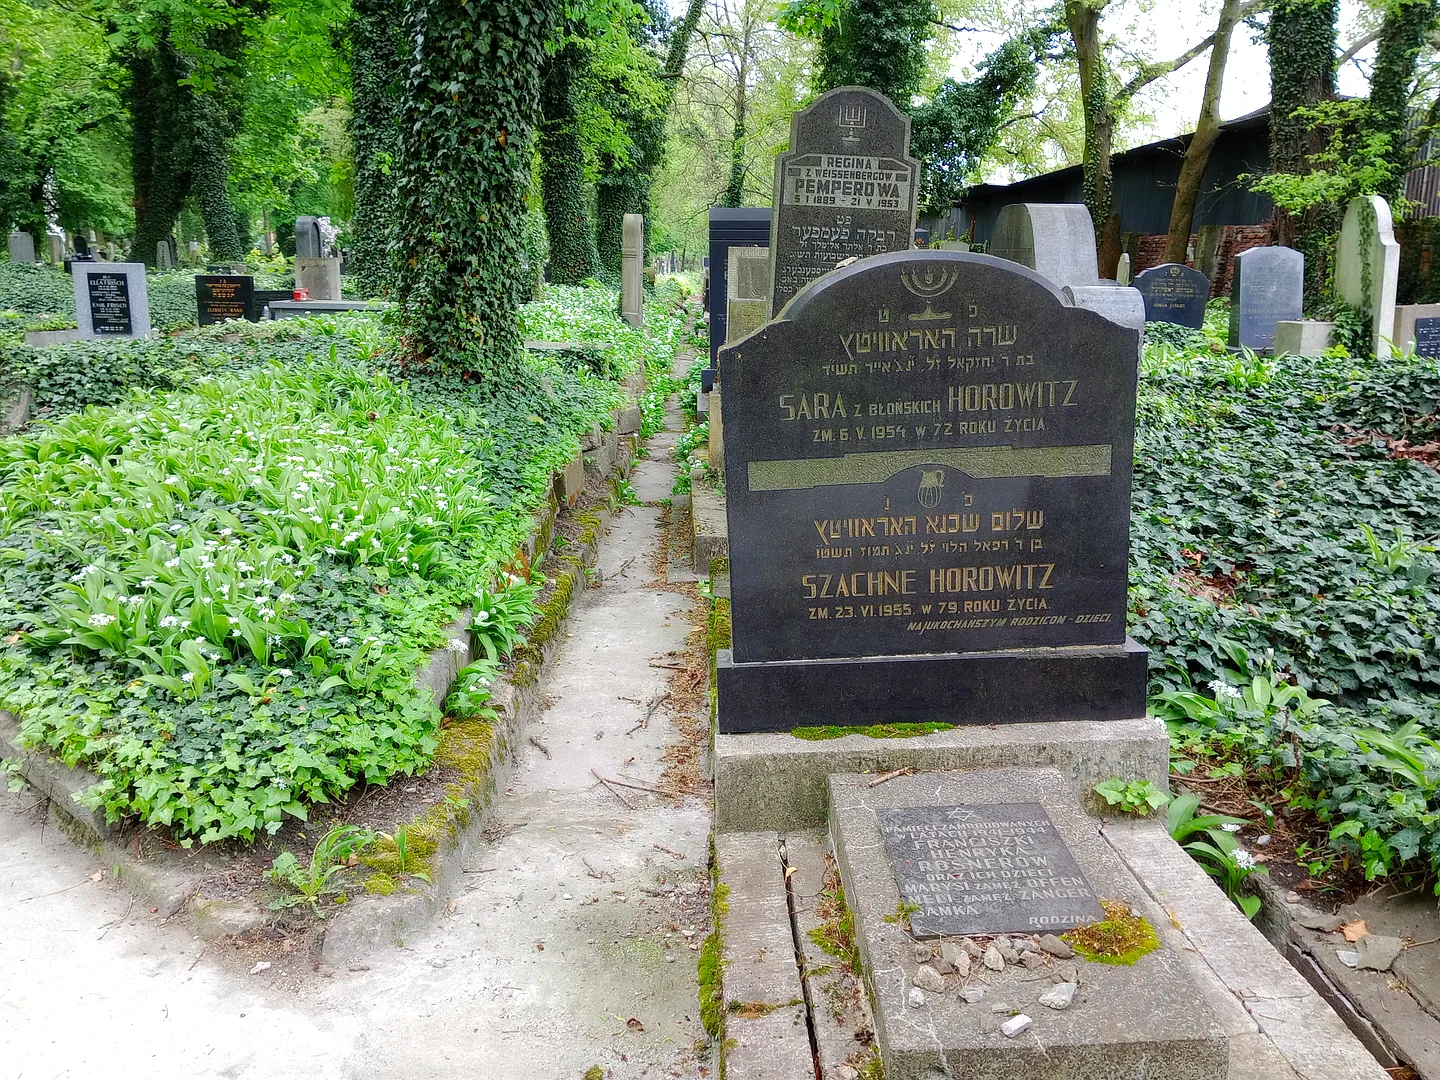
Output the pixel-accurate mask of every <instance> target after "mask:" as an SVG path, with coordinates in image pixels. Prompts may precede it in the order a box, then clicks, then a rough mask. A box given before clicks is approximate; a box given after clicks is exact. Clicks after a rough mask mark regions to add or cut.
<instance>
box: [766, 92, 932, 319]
mask: <svg viewBox="0 0 1440 1080" xmlns="http://www.w3.org/2000/svg"><path fill="white" fill-rule="evenodd" d="M909 148H910V118H909V117H908V116H906V115H905V114H904V113H902V112H901V111H900V110H899V109H897V108H895V106H894V105H892V104H891V103H890V101H889V99H888V98H886V97H885V96H884V95H883V94H877V93H876V92H875V91H873V90H867V89H866V88H864V87H861V86H842V87H840V88H839V89H838V90H831V91H830V92H829V93H827V94H822V95H821V96H820V97H819V98H817V99H816V101H815V103H814V104H812V105H811V106H810V107H809V108H807V109H802V110H801V111H800V112H798V113H796V114H795V115H794V116H792V117H791V118H790V149H789V150H787V151H786V152H785V153H783V154H781V155H780V156H779V157H777V158H776V159H775V214H774V220H773V223H772V226H771V233H770V257H771V263H770V267H771V269H770V280H771V289H772V296H771V300H770V313H771V315H774V314H775V313H777V312H779V310H780V309H781V308H783V307H784V306H785V305H786V303H788V302H789V300H790V299H791V297H793V296H795V295H796V294H797V293H798V292H800V290H801V289H803V288H804V287H805V286H806V285H808V284H809V283H810V282H812V281H814V280H815V279H816V278H818V277H820V276H821V275H822V274H826V273H828V272H829V271H831V270H833V269H835V267H836V266H837V265H839V264H840V263H841V262H843V261H844V260H846V259H850V258H865V257H866V256H869V255H879V254H883V253H884V252H887V251H904V250H907V249H908V248H909V247H910V245H911V236H912V234H913V232H914V229H915V200H916V194H917V192H918V190H919V179H920V166H919V164H918V163H917V162H916V160H915V159H914V158H912V157H911V156H910V152H909Z"/></svg>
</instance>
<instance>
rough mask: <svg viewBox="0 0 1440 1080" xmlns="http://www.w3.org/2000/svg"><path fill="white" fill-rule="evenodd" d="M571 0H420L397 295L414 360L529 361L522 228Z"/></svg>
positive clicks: (409, 82) (504, 366) (482, 367)
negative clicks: (548, 72)
mask: <svg viewBox="0 0 1440 1080" xmlns="http://www.w3.org/2000/svg"><path fill="white" fill-rule="evenodd" d="M560 17H561V3H560V0H410V3H409V4H408V5H407V7H406V12H405V20H404V28H405V34H406V38H407V39H408V41H410V42H412V43H413V49H414V52H413V55H412V56H411V57H410V58H409V66H408V70H407V74H406V81H405V94H404V98H403V104H402V110H401V123H400V159H399V167H398V169H397V175H398V182H397V190H396V200H397V201H396V239H397V242H398V244H399V248H400V250H402V251H404V252H406V253H407V257H406V258H405V259H402V260H399V264H398V267H397V271H398V272H397V277H396V293H397V295H398V299H399V303H400V316H401V333H402V338H401V340H402V344H403V347H404V349H405V352H406V354H407V355H408V358H409V360H410V361H411V362H413V363H420V364H427V365H434V366H442V367H446V368H449V369H453V370H460V371H464V372H467V373H469V374H471V375H472V376H475V377H478V378H481V379H485V380H491V381H499V382H504V381H505V379H506V378H507V377H513V376H514V375H515V373H516V372H517V370H518V369H519V367H520V365H521V364H522V363H523V358H522V349H523V344H522V342H521V339H520V329H519V324H518V321H517V316H518V311H519V306H520V303H521V302H522V300H523V299H525V297H523V296H522V292H523V290H524V283H523V280H522V275H521V272H520V263H521V246H520V245H521V234H522V231H523V229H524V224H525V212H526V195H527V193H528V191H529V188H530V171H531V169H530V167H531V159H532V155H533V154H534V150H535V144H534V135H535V128H536V125H537V123H538V121H539V118H540V71H541V68H542V66H543V64H544V61H545V54H546V47H547V45H548V44H549V42H550V41H551V39H552V35H554V34H555V32H556V30H557V29H558V27H559V25H560Z"/></svg>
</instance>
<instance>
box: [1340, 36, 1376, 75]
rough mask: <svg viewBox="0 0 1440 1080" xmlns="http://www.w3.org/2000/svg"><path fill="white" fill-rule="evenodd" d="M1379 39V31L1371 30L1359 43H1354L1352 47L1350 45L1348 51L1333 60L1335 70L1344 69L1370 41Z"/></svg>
mask: <svg viewBox="0 0 1440 1080" xmlns="http://www.w3.org/2000/svg"><path fill="white" fill-rule="evenodd" d="M1379 37H1380V31H1379V30H1372V31H1370V33H1368V34H1366V35H1365V36H1364V37H1362V38H1361V39H1360V40H1359V41H1357V42H1355V43H1354V44H1353V45H1351V46H1350V47H1349V48H1348V49H1346V50H1345V51H1344V52H1342V53H1341V54H1340V55H1339V56H1338V57H1336V59H1335V66H1336V67H1337V68H1338V67H1344V66H1345V65H1346V64H1348V63H1349V62H1350V61H1351V60H1353V59H1355V54H1356V53H1358V52H1359V51H1360V50H1361V49H1363V48H1365V46H1366V45H1369V44H1370V43H1371V42H1372V41H1375V40H1376V39H1377V38H1379Z"/></svg>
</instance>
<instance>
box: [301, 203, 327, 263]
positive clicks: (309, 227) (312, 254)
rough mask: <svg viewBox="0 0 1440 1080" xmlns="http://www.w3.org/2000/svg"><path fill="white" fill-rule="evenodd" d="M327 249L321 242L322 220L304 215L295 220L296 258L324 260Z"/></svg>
mask: <svg viewBox="0 0 1440 1080" xmlns="http://www.w3.org/2000/svg"><path fill="white" fill-rule="evenodd" d="M324 257H325V247H324V245H323V244H322V243H321V241H320V219H319V218H317V217H312V216H310V215H308V214H307V215H304V216H302V217H298V218H296V219H295V258H297V259H323V258H324Z"/></svg>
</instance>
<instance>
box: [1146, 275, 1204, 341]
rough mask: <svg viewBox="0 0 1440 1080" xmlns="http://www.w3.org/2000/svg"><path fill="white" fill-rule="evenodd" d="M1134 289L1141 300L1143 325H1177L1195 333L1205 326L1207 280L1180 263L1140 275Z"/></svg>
mask: <svg viewBox="0 0 1440 1080" xmlns="http://www.w3.org/2000/svg"><path fill="white" fill-rule="evenodd" d="M1135 288H1137V289H1139V290H1140V295H1141V296H1143V297H1144V298H1145V321H1146V322H1168V323H1178V324H1179V325H1180V326H1188V327H1190V328H1191V329H1193V330H1199V329H1200V327H1202V326H1204V325H1205V305H1206V304H1207V303H1208V302H1209V300H1210V279H1209V278H1208V277H1206V276H1205V275H1204V274H1202V273H1201V272H1200V271H1199V270H1194V269H1191V268H1190V267H1188V266H1185V265H1184V264H1182V263H1162V264H1161V265H1159V266H1153V267H1151V268H1150V269H1149V270H1144V271H1141V273H1140V274H1139V275H1138V276H1137V277H1136V278H1135Z"/></svg>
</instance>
